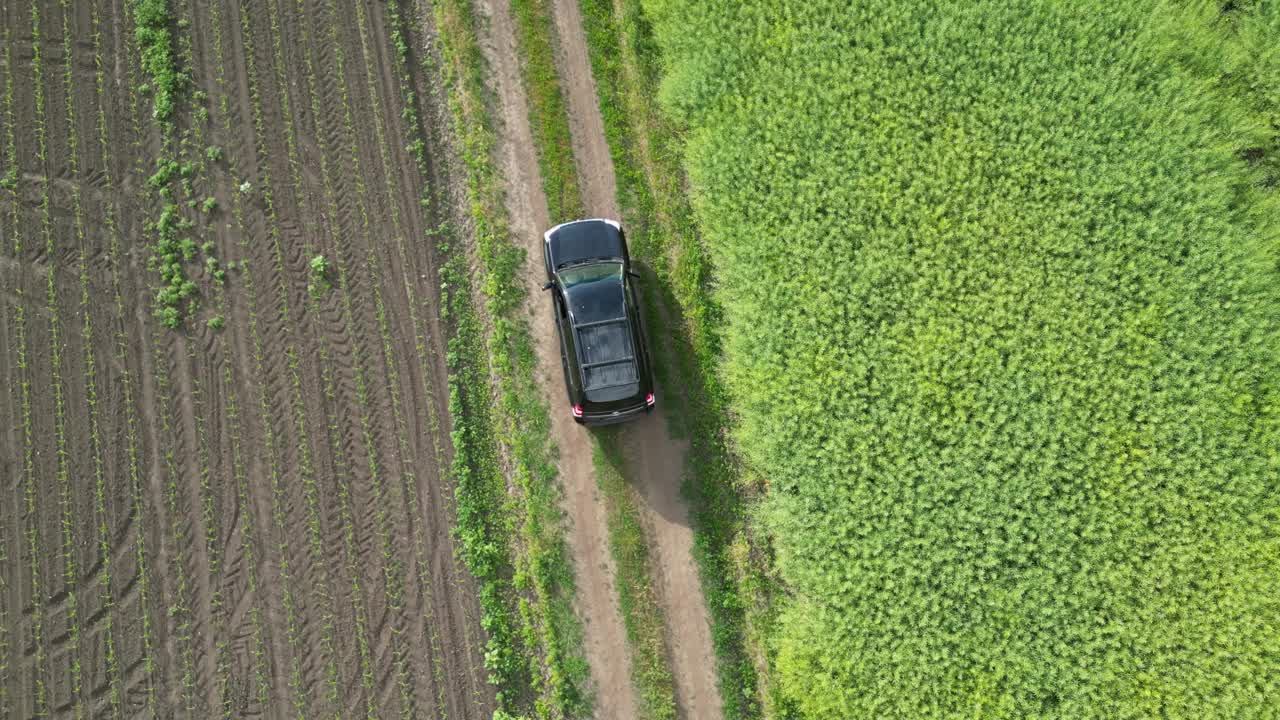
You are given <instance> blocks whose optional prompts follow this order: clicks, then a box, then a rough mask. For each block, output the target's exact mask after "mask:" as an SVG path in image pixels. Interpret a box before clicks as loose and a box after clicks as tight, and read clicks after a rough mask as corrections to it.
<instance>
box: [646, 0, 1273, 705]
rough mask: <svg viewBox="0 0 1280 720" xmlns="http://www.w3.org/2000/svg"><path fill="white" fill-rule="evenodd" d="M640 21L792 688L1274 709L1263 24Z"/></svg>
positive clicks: (924, 14)
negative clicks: (677, 132)
mask: <svg viewBox="0 0 1280 720" xmlns="http://www.w3.org/2000/svg"><path fill="white" fill-rule="evenodd" d="M1262 5H1265V3H1264V4H1259V6H1257V7H1242V8H1238V9H1234V10H1231V11H1230V13H1231V14H1232V15H1235V16H1239V15H1241V14H1246V15H1247V14H1250V13H1264V12H1269V11H1268V10H1264V9H1261V7H1262ZM646 9H647V10H648V11H649V13H650V16H651V17H652V18H653V19H654V27H655V31H656V35H657V38H658V40H659V42H660V44H661V46H662V49H663V52H664V57H665V60H666V65H667V68H668V72H669V74H668V77H667V78H666V79H665V81H664V86H663V90H662V99H663V101H664V102H665V103H666V105H667V107H668V108H670V109H671V110H672V111H673V112H674V113H675V114H676V115H677V116H678V117H679V118H680V119H681V120H682V121H684V122H686V123H687V124H688V126H689V127H690V138H689V143H688V148H687V157H686V161H687V167H688V170H689V172H690V177H691V180H692V182H693V184H694V186H695V188H696V196H695V210H696V214H697V219H698V221H699V225H700V229H701V231H702V233H703V236H704V238H705V240H706V242H707V244H708V246H709V248H710V250H711V253H712V259H713V263H714V267H715V270H716V273H717V283H718V296H719V299H720V300H721V301H722V306H723V310H724V315H725V319H726V331H725V356H726V360H725V366H724V369H725V376H726V381H727V383H728V389H729V392H730V396H731V398H732V400H733V402H734V403H735V406H736V408H737V411H738V414H739V418H740V421H739V424H738V427H737V429H736V437H737V441H738V445H739V447H740V448H741V450H742V452H743V453H744V455H745V456H746V458H747V459H748V461H749V462H750V464H751V465H752V467H754V468H757V469H759V470H760V471H762V472H763V473H764V474H765V475H766V477H767V478H768V479H769V482H770V493H769V500H768V501H767V504H766V506H765V509H764V513H763V514H764V515H765V516H766V517H767V519H768V522H769V525H770V527H771V529H772V530H773V531H774V533H775V541H776V543H777V547H778V550H779V563H780V566H781V570H782V573H783V575H784V577H785V579H786V580H787V581H788V583H789V585H790V586H791V589H792V591H793V593H794V595H793V600H792V601H791V602H790V605H789V606H788V608H787V609H786V610H785V611H784V612H783V615H782V619H781V628H780V630H779V631H778V634H777V636H776V637H775V638H774V641H775V642H776V645H777V651H778V660H777V664H778V667H777V671H778V672H779V674H780V676H781V683H782V687H783V690H784V691H785V694H786V695H787V697H788V699H789V701H790V702H791V703H792V704H793V708H794V709H795V710H796V711H798V712H799V713H801V714H802V715H804V716H806V717H812V718H849V717H935V716H953V715H961V714H963V715H975V716H982V717H992V716H997V717H1063V718H1082V717H1152V716H1167V717H1262V716H1267V714H1268V713H1271V712H1273V711H1274V702H1275V698H1276V697H1280V633H1277V632H1276V630H1275V628H1276V627H1277V626H1278V624H1280V605H1277V603H1276V602H1275V598H1276V597H1277V596H1278V594H1280V540H1278V538H1277V529H1278V528H1280V483H1278V482H1277V472H1278V468H1280V455H1278V454H1277V447H1280V387H1278V386H1277V381H1278V380H1280V372H1278V370H1280V367H1278V366H1277V356H1276V349H1277V347H1278V346H1277V340H1280V332H1278V329H1280V326H1278V324H1277V323H1278V318H1277V313H1276V308H1277V307H1280V305H1278V304H1277V303H1278V301H1280V297H1278V296H1277V295H1278V293H1280V277H1277V272H1276V255H1277V253H1276V250H1277V240H1278V238H1277V228H1280V208H1278V207H1277V205H1276V199H1275V193H1274V192H1272V191H1271V189H1270V188H1271V187H1272V185H1269V183H1268V180H1267V178H1266V170H1267V168H1266V163H1265V162H1264V161H1261V160H1259V159H1258V157H1259V153H1257V152H1251V149H1254V148H1259V147H1266V146H1267V143H1270V142H1274V138H1275V124H1274V123H1275V116H1274V114H1273V111H1274V108H1275V107H1276V105H1275V103H1274V99H1275V94H1274V93H1275V89H1274V88H1275V85H1274V77H1272V78H1271V79H1270V80H1268V79H1267V77H1266V71H1265V69H1266V68H1267V67H1275V65H1274V62H1275V55H1274V52H1275V50H1274V49H1275V48H1277V47H1280V36H1277V34H1276V33H1275V32H1274V28H1275V25H1274V23H1272V24H1270V26H1269V27H1270V28H1272V30H1270V31H1269V30H1268V29H1267V28H1268V25H1267V23H1266V22H1263V21H1258V22H1256V23H1255V24H1253V25H1252V26H1251V27H1252V29H1250V30H1248V31H1247V32H1236V31H1234V30H1232V29H1230V28H1228V27H1226V26H1225V25H1224V24H1225V23H1227V22H1230V23H1236V24H1237V25H1236V27H1246V26H1247V23H1249V22H1253V21H1249V20H1246V19H1242V18H1240V17H1233V18H1230V19H1224V18H1223V17H1221V16H1220V15H1219V12H1220V10H1219V8H1218V7H1217V6H1210V5H1203V4H1200V3H1196V4H1193V5H1189V6H1177V7H1171V6H1168V5H1163V4H1155V3H1151V2H1125V3H1108V2H1100V1H1099V2H1079V3H1061V2H1043V1H1019V2H1014V3H1000V2H974V3H936V4H935V3H925V2H911V1H908V0H902V1H899V2H892V3H888V4H886V3H877V4H869V3H857V4H854V5H853V6H852V7H850V6H849V4H848V3H845V2H838V1H836V0H827V1H824V2H803V3H801V2H776V1H775V0H753V1H751V2H739V1H738V0H733V1H732V2H730V1H729V0H720V1H717V2H690V1H689V0H646ZM1250 33H1257V34H1256V35H1254V36H1253V37H1255V38H1262V39H1263V40H1264V41H1263V42H1256V43H1255V44H1254V45H1253V47H1254V52H1253V53H1252V54H1249V53H1245V52H1241V48H1242V47H1243V44H1242V43H1244V42H1245V41H1248V42H1253V41H1251V40H1247V39H1248V37H1250ZM1268 33H1270V34H1269V35H1268ZM1267 39H1269V42H1267V41H1266V40H1267ZM1268 51H1269V52H1270V53H1271V54H1270V55H1268ZM1268 63H1269V64H1268ZM1251 73H1252V74H1253V77H1255V78H1257V79H1256V81H1250V80H1248V79H1247V78H1248V77H1250V76H1251ZM1268 83H1270V84H1268ZM1246 89H1247V90H1248V92H1246ZM1268 113H1272V114H1270V115H1268ZM1262 157H1265V153H1263V154H1262Z"/></svg>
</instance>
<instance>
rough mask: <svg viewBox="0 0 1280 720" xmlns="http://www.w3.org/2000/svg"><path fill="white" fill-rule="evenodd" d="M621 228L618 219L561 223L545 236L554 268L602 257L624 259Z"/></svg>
mask: <svg viewBox="0 0 1280 720" xmlns="http://www.w3.org/2000/svg"><path fill="white" fill-rule="evenodd" d="M621 230H622V228H621V226H620V225H619V224H618V222H617V221H616V220H607V219H603V218H594V219H590V220H575V221H573V222H567V223H562V224H560V225H557V226H555V227H553V228H551V229H550V230H548V231H547V232H546V233H545V234H544V235H543V237H544V238H545V239H546V242H547V245H548V247H549V249H550V251H551V262H552V269H555V268H557V267H559V266H561V265H563V264H565V263H572V262H577V261H580V260H589V259H592V258H600V257H622V256H623V254H624V251H623V247H622V232H621Z"/></svg>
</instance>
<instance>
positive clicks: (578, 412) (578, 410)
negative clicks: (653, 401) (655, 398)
mask: <svg viewBox="0 0 1280 720" xmlns="http://www.w3.org/2000/svg"><path fill="white" fill-rule="evenodd" d="M650 397H652V395H651V396H650ZM573 416H574V417H582V406H581V405H574V406H573Z"/></svg>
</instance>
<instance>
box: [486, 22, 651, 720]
mask: <svg viewBox="0 0 1280 720" xmlns="http://www.w3.org/2000/svg"><path fill="white" fill-rule="evenodd" d="M511 11H512V15H513V17H514V19H515V21H516V28H517V31H518V36H517V50H516V51H517V53H519V55H520V57H521V60H522V62H521V63H520V67H521V79H522V80H523V82H524V86H525V93H526V95H527V97H528V102H529V123H530V125H531V126H532V130H533V140H534V145H535V151H536V153H537V156H538V165H539V170H540V171H541V175H542V190H543V194H544V195H546V198H547V209H548V212H549V214H550V216H551V220H552V222H563V221H566V220H572V219H577V218H580V217H582V215H583V213H584V212H585V208H584V205H583V201H582V197H581V189H580V188H581V186H580V182H581V178H579V177H578V169H577V166H576V165H575V158H574V155H573V143H572V138H571V135H570V131H569V110H568V106H567V104H566V102H565V99H564V93H563V90H562V88H561V84H560V75H559V71H558V69H557V67H556V63H555V47H556V45H555V44H556V42H557V38H556V36H555V25H554V21H553V20H552V17H551V13H550V4H549V2H548V0H511ZM590 437H591V445H592V465H593V467H594V469H595V476H596V487H597V488H598V489H599V490H600V492H601V494H602V495H603V497H604V505H605V525H606V530H607V531H608V534H609V553H610V555H611V556H612V557H613V560H614V581H615V583H616V584H617V589H618V605H619V608H620V610H621V614H622V620H623V625H624V627H625V628H626V632H627V642H628V644H629V645H630V648H629V649H630V651H631V659H632V663H631V681H632V683H633V684H634V685H635V687H636V691H637V693H638V694H639V696H640V699H641V708H640V711H641V713H643V715H642V717H644V718H646V720H674V718H675V716H676V705H675V696H676V692H675V678H674V676H673V674H672V670H671V660H670V652H669V648H668V647H667V642H666V633H665V631H664V628H665V627H666V619H665V617H664V614H663V612H662V607H661V605H660V604H659V603H658V597H657V594H656V593H654V592H653V581H652V573H651V568H650V552H649V550H650V548H649V543H648V541H647V539H646V535H645V532H644V527H643V526H642V524H641V520H640V510H639V503H638V499H637V497H636V495H635V493H634V491H632V490H631V488H630V486H629V485H628V484H627V482H626V480H625V479H624V475H625V473H624V471H623V468H624V463H623V462H622V454H621V450H620V446H619V444H618V438H617V433H616V432H611V431H604V432H593V433H590Z"/></svg>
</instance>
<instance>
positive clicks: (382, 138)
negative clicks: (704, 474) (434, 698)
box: [356, 3, 478, 692]
mask: <svg viewBox="0 0 1280 720" xmlns="http://www.w3.org/2000/svg"><path fill="white" fill-rule="evenodd" d="M369 20H370V18H368V17H367V16H366V14H365V11H364V7H363V4H362V3H357V4H356V28H357V31H358V33H359V35H360V49H361V52H362V54H363V56H364V63H363V65H364V79H365V87H366V89H367V92H368V102H369V109H370V112H371V113H372V114H373V116H374V123H373V130H374V139H375V141H376V145H377V147H378V152H379V157H380V160H381V163H382V173H381V175H382V178H383V184H384V191H385V200H386V203H387V206H388V208H389V210H390V213H389V215H390V219H391V228H392V235H393V236H394V239H395V240H394V242H395V244H396V247H397V249H398V251H399V258H400V269H401V273H402V276H403V277H404V286H405V289H406V292H407V298H408V307H409V312H410V316H411V317H410V319H411V322H413V323H414V334H415V343H422V344H415V349H416V350H417V351H418V357H419V359H420V360H421V361H422V362H423V365H424V366H423V380H424V382H425V383H428V384H429V383H430V376H429V371H428V369H427V367H426V365H425V363H426V356H425V354H424V351H425V347H424V344H425V343H424V342H423V341H424V340H425V338H424V330H423V328H422V324H421V320H420V318H419V317H418V314H417V307H416V306H417V304H418V301H417V298H416V294H415V292H414V290H413V282H412V280H411V279H410V276H411V275H412V272H411V268H410V266H409V264H408V262H407V253H406V251H405V247H404V243H405V229H404V226H403V222H402V218H401V217H400V208H399V203H398V202H397V199H396V188H395V183H394V181H393V179H392V171H393V168H394V165H393V161H392V158H391V152H390V146H389V144H388V138H389V135H390V133H389V132H388V129H387V125H386V119H385V117H384V114H383V113H382V112H379V107H380V100H379V96H378V90H377V82H376V80H375V79H374V76H373V68H372V62H373V60H374V56H373V54H372V53H371V51H370V48H369V42H368V28H367V25H368V22H369ZM363 219H364V220H365V222H366V224H365V235H366V240H367V257H366V263H367V265H368V268H369V274H370V276H371V277H372V278H373V287H374V295H373V298H374V306H375V310H376V315H377V319H378V329H379V332H380V334H381V335H382V350H383V362H384V363H385V365H386V368H387V373H386V378H387V393H388V394H389V395H390V397H391V409H392V415H393V417H394V420H395V426H396V440H397V445H398V447H399V452H400V466H401V472H400V475H401V478H402V480H403V481H404V484H402V486H401V492H402V493H404V495H406V496H408V502H407V503H405V504H402V507H405V508H410V507H411V509H412V510H413V511H414V514H413V515H412V516H411V517H412V518H413V519H414V520H417V519H419V518H420V517H421V516H420V515H418V514H417V510H418V507H417V482H416V475H415V474H414V471H413V461H412V450H411V449H410V448H409V443H408V437H407V430H406V427H405V420H404V410H403V407H402V405H401V401H400V397H399V396H400V392H399V368H398V363H397V360H396V358H395V355H394V354H393V352H392V347H391V341H390V337H391V333H390V328H389V326H388V319H387V312H386V307H385V305H384V303H383V298H382V292H381V290H380V280H381V278H380V273H379V270H378V268H379V259H378V256H377V253H376V245H375V243H374V242H373V239H374V235H373V234H372V233H371V232H370V230H369V226H368V224H367V220H368V216H367V214H366V215H364V218H363ZM378 491H379V492H382V489H381V488H378ZM381 504H382V503H381V502H379V505H381ZM421 577H422V572H421V570H419V574H418V578H419V579H420V578H421ZM395 581H396V582H397V583H398V584H399V590H400V592H401V593H403V582H404V580H403V578H402V577H397V578H395ZM419 592H420V593H421V594H425V593H426V592H429V590H427V589H426V588H424V587H422V586H421V585H420V586H419ZM463 632H464V638H466V644H467V647H468V648H470V647H474V646H473V645H471V642H470V639H469V633H470V623H464V624H463ZM468 670H469V671H470V672H471V678H470V679H471V682H472V687H478V685H477V683H476V677H475V673H474V668H473V667H471V666H470V665H469V666H468ZM401 682H402V685H407V683H408V682H409V679H408V678H402V679H401ZM403 691H404V688H402V692H403Z"/></svg>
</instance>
